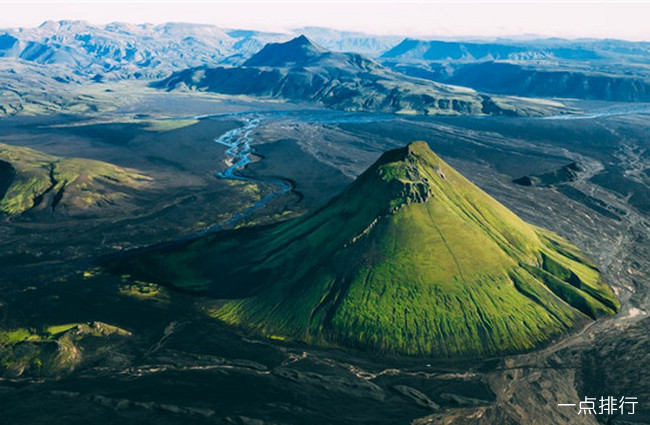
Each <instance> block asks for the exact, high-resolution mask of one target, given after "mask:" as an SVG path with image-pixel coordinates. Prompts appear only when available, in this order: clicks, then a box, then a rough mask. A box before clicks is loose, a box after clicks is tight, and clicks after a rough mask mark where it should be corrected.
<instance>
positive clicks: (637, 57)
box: [0, 21, 650, 116]
mask: <svg viewBox="0 0 650 425" xmlns="http://www.w3.org/2000/svg"><path fill="white" fill-rule="evenodd" d="M298 35H303V36H305V39H308V40H310V43H311V45H310V46H309V48H308V49H305V50H304V52H303V56H299V55H300V52H299V51H298V50H299V49H298V50H296V51H290V50H288V47H287V46H285V45H283V43H286V42H288V41H290V40H294V39H296V38H297V36H298ZM311 40H313V42H311ZM265 46H267V47H265ZM289 46H290V45H289ZM345 52H347V53H345ZM278 55H279V56H278ZM282 55H284V56H282ZM649 58H650V43H643V42H628V41H620V40H562V39H540V40H527V41H521V40H495V41H489V42H488V41H472V42H466V41H440V40H414V39H402V37H398V36H380V35H369V34H362V33H355V32H346V31H338V30H333V29H327V28H315V27H305V28H300V29H297V30H294V31H292V32H288V33H269V32H261V31H251V30H240V29H225V28H220V27H216V26H211V25H200V24H186V23H167V24H161V25H152V24H137V25H136V24H126V23H111V24H107V25H92V24H89V23H87V22H83V21H48V22H45V23H43V24H42V25H40V26H39V27H37V28H18V29H6V30H0V115H13V114H27V113H51V112H56V111H62V110H70V108H72V110H73V111H74V112H85V111H90V112H92V111H99V110H105V109H107V108H110V107H111V106H110V105H104V104H99V103H101V99H98V96H96V95H95V94H92V95H91V96H90V97H88V96H86V94H85V93H81V92H79V90H70V89H68V88H71V87H72V86H74V87H76V88H82V89H83V90H91V91H92V87H93V86H92V84H91V83H112V82H115V81H119V80H142V81H145V82H150V81H157V80H162V81H163V82H162V83H160V84H158V85H157V86H158V87H162V88H165V89H177V88H183V87H186V88H192V89H196V90H207V91H214V92H218V93H224V94H238V95H240V94H243V95H251V96H264V97H273V98H277V99H284V100H290V101H300V102H318V103H319V104H322V105H325V106H327V107H331V108H336V109H342V110H350V111H378V112H391V113H406V114H491V115H495V114H496V115H525V116H539V115H548V114H552V113H558V112H561V111H565V110H564V109H561V108H558V105H551V104H548V103H547V104H546V105H542V104H540V103H539V102H537V101H534V100H528V101H527V100H522V99H514V98H506V97H504V96H502V95H512V96H519V97H558V98H578V99H595V100H610V101H631V102H638V101H642V102H646V101H650V59H649ZM424 80H429V81H432V82H435V83H438V84H434V83H427V82H426V81H424ZM440 83H441V84H440ZM453 86H456V87H453ZM458 86H461V87H467V89H464V88H460V87H458ZM83 90H81V91H83ZM100 90H101V89H100ZM474 90H477V91H480V92H482V93H476V92H475V91H474ZM486 93H489V94H486ZM495 95H499V96H495ZM72 110H70V111H72Z"/></svg>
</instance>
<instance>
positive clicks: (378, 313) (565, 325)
mask: <svg viewBox="0 0 650 425" xmlns="http://www.w3.org/2000/svg"><path fill="white" fill-rule="evenodd" d="M107 267H108V268H109V269H110V270H113V271H114V272H118V273H129V274H132V275H135V276H136V277H137V278H141V279H145V280H151V281H155V282H159V283H164V284H167V285H170V286H172V287H175V288H178V289H182V290H185V291H190V292H196V293H199V294H204V295H209V296H212V297H215V298H219V299H223V302H221V303H219V304H218V307H215V308H214V309H213V310H212V311H211V315H213V316H214V317H216V318H218V319H220V320H223V321H225V322H227V323H231V324H233V325H238V326H242V327H244V328H247V329H250V330H253V331H255V332H258V333H260V334H262V335H266V336H271V337H283V338H290V339H296V340H300V341H305V342H309V343H315V344H320V345H342V346H351V347H356V348H361V349H365V350H370V351H373V352H381V353H386V354H406V355H425V356H434V357H481V356H488V355H494V354H501V353H510V352H521V351H526V350H530V349H533V348H535V347H538V346H540V345H542V344H545V343H548V342H549V341H551V340H553V339H555V338H557V337H559V336H561V335H563V334H565V333H567V332H569V331H571V330H573V329H577V328H581V327H582V326H584V325H585V324H586V323H587V322H589V321H590V320H592V319H596V318H598V317H601V316H606V315H611V314H614V313H615V312H616V311H617V310H618V308H619V303H618V301H617V300H616V298H615V297H614V294H613V292H612V291H611V289H610V288H609V286H608V285H607V284H606V283H605V282H604V281H603V280H602V279H601V276H600V274H599V271H598V269H597V268H596V266H595V265H594V264H592V263H591V262H590V261H589V260H588V259H587V258H585V256H584V255H583V254H582V253H581V252H580V251H579V250H578V249H577V248H576V247H575V246H573V245H571V244H570V243H568V242H567V241H565V240H563V239H562V238H560V237H559V236H557V235H555V234H553V233H551V232H549V231H547V230H544V229H541V228H537V227H534V226H532V225H530V224H527V223H525V222H524V221H522V220H521V219H520V218H519V217H517V216H516V215H515V214H513V213H512V212H510V211H509V210H508V209H506V208H505V207H504V206H503V205H501V204H500V203H498V202H497V201H496V200H494V199H493V198H491V197H490V196H489V195H487V194H486V193H484V192H483V191H482V190H480V189H479V188H478V187H476V186H475V185H474V184H472V183H471V182H470V181H468V180H467V179H465V178H464V177H463V176H462V175H460V174H459V173H458V172H457V171H455V170H454V169H452V168H451V167H450V166H449V165H447V164H446V163H445V162H444V161H442V160H441V159H440V158H439V157H438V156H436V155H435V154H434V153H433V152H432V151H431V150H430V149H429V147H428V145H427V144H426V143H424V142H415V143H412V144H410V145H408V146H406V147H404V148H400V149H396V150H392V151H389V152H386V153H385V154H384V155H383V156H382V157H381V158H380V159H379V160H378V161H377V162H376V163H375V164H374V165H372V166H371V167H370V168H369V169H368V170H367V171H365V172H364V173H363V174H362V175H361V176H359V178H358V179H357V180H356V181H354V182H353V183H352V184H350V185H349V186H348V187H347V188H346V189H345V190H344V191H343V192H342V193H341V194H339V195H338V196H336V197H335V198H334V199H332V200H331V201H330V202H329V203H327V204H326V205H325V206H323V207H321V208H320V209H317V210H315V211H313V212H311V213H308V214H306V215H304V216H301V217H298V218H296V219H293V220H289V221H285V222H283V223H279V224H275V225H271V226H267V227H262V228H252V229H245V230H238V231H231V232H227V233H221V234H215V235H211V236H209V237H205V238H202V239H198V240H195V241H192V242H187V243H184V244H182V245H177V246H168V247H166V248H162V249H160V250H156V251H148V252H143V253H139V254H138V253H136V254H134V255H132V256H129V257H127V258H123V259H121V260H118V261H114V262H112V263H110V264H108V265H107Z"/></svg>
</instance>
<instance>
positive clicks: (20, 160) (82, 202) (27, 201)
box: [0, 143, 151, 215]
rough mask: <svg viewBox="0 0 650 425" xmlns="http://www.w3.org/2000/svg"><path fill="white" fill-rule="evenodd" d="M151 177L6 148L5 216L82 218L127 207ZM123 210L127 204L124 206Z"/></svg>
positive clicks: (0, 162) (0, 206) (1, 209)
mask: <svg viewBox="0 0 650 425" xmlns="http://www.w3.org/2000/svg"><path fill="white" fill-rule="evenodd" d="M150 182H151V179H150V178H149V177H147V176H144V175H142V174H139V173H137V172H136V171H134V170H128V169H124V168H121V167H118V166H116V165H113V164H109V163H106V162H101V161H95V160H92V159H85V158H61V157H57V156H53V155H48V154H46V153H43V152H39V151H36V150H33V149H30V148H25V147H18V146H11V145H7V144H4V143H0V214H1V213H4V214H8V215H17V214H22V213H24V212H26V211H37V210H50V211H55V210H57V211H65V212H67V213H74V214H77V213H80V212H84V211H88V210H92V209H96V208H104V207H110V206H114V205H117V206H119V204H120V203H123V201H124V200H125V199H128V198H129V197H130V195H131V192H132V191H133V190H137V189H142V188H144V187H145V186H147V185H148V184H149V183H150ZM122 206H123V205H122Z"/></svg>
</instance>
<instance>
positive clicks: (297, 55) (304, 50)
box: [244, 35, 327, 67]
mask: <svg viewBox="0 0 650 425" xmlns="http://www.w3.org/2000/svg"><path fill="white" fill-rule="evenodd" d="M326 52H327V50H325V49H323V48H322V47H320V46H318V45H317V44H316V43H314V42H313V41H311V40H310V39H309V38H307V37H306V36H304V35H300V36H298V37H296V38H294V39H291V40H289V41H287V42H284V43H269V44H267V45H266V46H264V47H263V48H262V50H260V51H259V52H257V53H256V54H255V55H253V56H252V57H251V58H250V59H248V60H247V61H246V62H244V66H272V67H289V66H296V65H302V64H304V63H306V62H308V61H310V60H313V59H315V58H318V57H319V56H321V55H322V54H324V53H326Z"/></svg>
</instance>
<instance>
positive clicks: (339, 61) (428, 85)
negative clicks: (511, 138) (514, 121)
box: [151, 37, 568, 116]
mask: <svg viewBox="0 0 650 425" xmlns="http://www.w3.org/2000/svg"><path fill="white" fill-rule="evenodd" d="M253 65H255V66H253ZM258 65H259V66H258ZM151 85H152V87H155V88H159V89H165V90H175V89H183V90H188V89H189V90H199V91H211V92H216V93H222V94H229V95H251V96H260V97H271V98H279V99H283V100H288V101H296V102H305V101H307V102H317V103H320V104H322V105H324V106H325V107H328V108H332V109H340V110H345V111H365V112H385V113H400V114H410V115H414V114H423V115H441V114H444V115H481V114H484V115H515V116H516V115H521V116H543V115H549V114H560V113H566V112H568V109H567V108H565V107H564V106H563V105H561V104H552V103H548V102H540V101H536V100H534V99H531V100H523V99H517V98H506V97H493V96H488V95H483V94H481V93H477V92H475V91H474V90H472V89H467V88H464V87H458V86H451V85H445V84H440V83H435V82H432V81H427V80H424V79H419V78H412V77H408V76H405V75H403V74H399V73H395V72H393V71H391V70H390V69H388V68H386V67H384V66H383V65H381V64H379V63H377V62H376V61H374V60H372V59H370V58H367V57H365V56H363V55H359V54H357V53H340V52H329V51H323V49H322V48H320V47H318V46H316V45H314V44H313V43H312V42H311V41H310V40H309V39H308V38H306V37H298V38H296V39H294V40H291V41H289V42H285V43H275V44H271V45H268V46H267V47H265V48H263V49H262V50H261V51H260V52H259V53H257V54H256V55H253V56H252V57H251V59H249V60H248V61H247V62H245V63H244V66H241V67H206V66H204V67H198V68H190V69H186V70H183V71H177V72H174V73H173V74H172V75H171V76H169V77H168V78H165V79H163V80H160V81H158V82H154V83H152V84H151Z"/></svg>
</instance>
